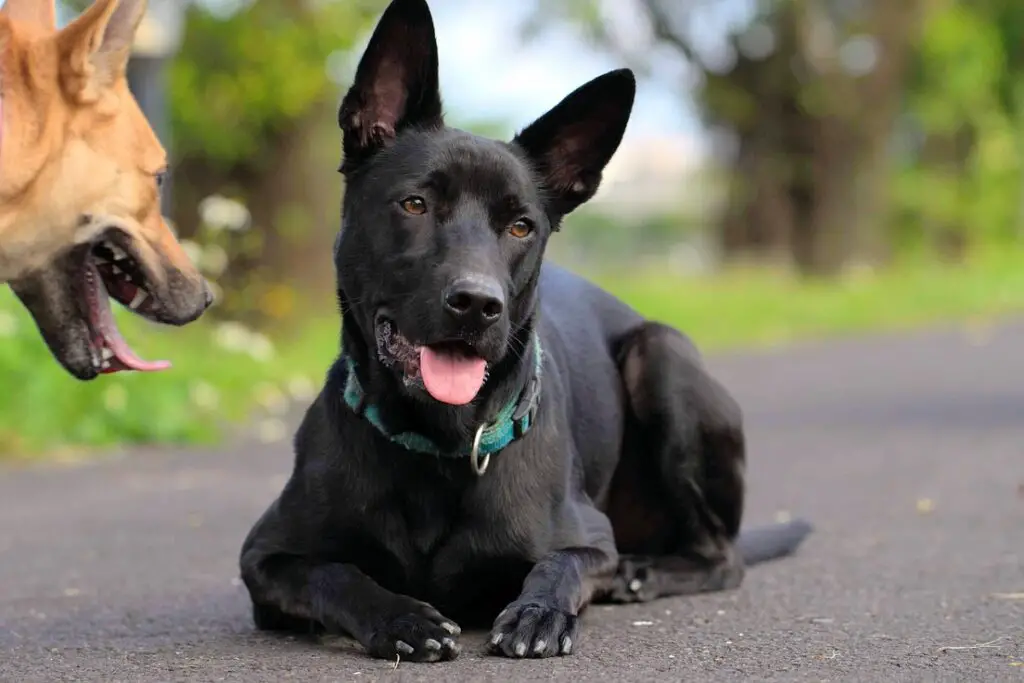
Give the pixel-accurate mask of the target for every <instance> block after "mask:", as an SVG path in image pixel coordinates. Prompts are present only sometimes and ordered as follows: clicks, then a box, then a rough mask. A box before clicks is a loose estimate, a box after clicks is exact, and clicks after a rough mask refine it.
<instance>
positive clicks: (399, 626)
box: [367, 603, 461, 662]
mask: <svg viewBox="0 0 1024 683" xmlns="http://www.w3.org/2000/svg"><path fill="white" fill-rule="evenodd" d="M401 607H407V608H409V610H408V611H407V612H405V613H402V611H401V610H399V609H396V610H395V612H397V614H395V616H391V617H386V618H384V619H382V620H381V623H380V625H379V626H378V628H377V630H376V632H375V633H374V634H373V635H372V636H371V638H370V642H369V644H368V646H367V650H368V651H369V653H370V654H371V655H373V656H375V657H380V658H382V659H392V660H393V659H395V658H396V657H398V658H399V659H405V660H409V661H413V662H439V661H445V660H452V659H455V658H456V657H458V656H459V653H460V651H461V649H460V647H459V644H458V642H457V641H456V639H455V637H454V636H455V635H457V634H458V633H460V632H461V630H460V629H459V627H458V626H457V625H455V624H454V623H453V622H452V621H450V620H448V619H445V618H444V617H442V616H441V615H440V614H439V613H438V612H437V610H435V609H433V608H432V607H430V606H429V605H419V604H417V603H413V604H409V605H401Z"/></svg>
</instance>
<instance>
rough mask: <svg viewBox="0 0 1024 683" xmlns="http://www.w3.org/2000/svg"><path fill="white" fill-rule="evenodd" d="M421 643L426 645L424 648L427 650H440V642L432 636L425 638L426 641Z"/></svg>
mask: <svg viewBox="0 0 1024 683" xmlns="http://www.w3.org/2000/svg"><path fill="white" fill-rule="evenodd" d="M423 645H424V646H426V648H427V649H428V650H440V649H441V643H439V642H437V641H436V640H434V639H433V638H427V642H425V643H423Z"/></svg>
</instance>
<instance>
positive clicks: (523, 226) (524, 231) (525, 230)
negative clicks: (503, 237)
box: [508, 218, 533, 239]
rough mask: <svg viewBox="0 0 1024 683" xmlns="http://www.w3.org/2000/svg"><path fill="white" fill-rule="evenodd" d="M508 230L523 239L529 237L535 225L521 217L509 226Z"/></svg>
mask: <svg viewBox="0 0 1024 683" xmlns="http://www.w3.org/2000/svg"><path fill="white" fill-rule="evenodd" d="M508 232H509V234H510V235H512V236H513V237H517V238H519V239H523V238H524V237H529V235H530V233H531V232H533V225H532V224H531V223H530V221H528V220H526V219H525V218H520V219H519V220H517V221H516V222H515V223H513V224H512V225H510V226H508Z"/></svg>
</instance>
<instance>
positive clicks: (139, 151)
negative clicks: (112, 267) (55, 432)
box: [0, 0, 208, 324]
mask: <svg viewBox="0 0 1024 683" xmlns="http://www.w3.org/2000/svg"><path fill="white" fill-rule="evenodd" d="M145 7H146V2H145V0H95V2H94V3H93V4H92V5H91V6H90V7H89V8H88V9H87V10H86V11H85V12H83V13H82V15H81V16H80V17H78V18H77V19H76V20H75V21H74V22H72V23H71V24H69V25H68V26H66V27H65V28H64V29H62V30H60V31H57V30H56V27H55V22H54V2H53V0H7V3H6V5H5V6H4V8H3V11H0V93H2V94H0V97H2V98H3V120H2V124H0V125H2V132H0V135H2V137H0V283H3V282H8V283H11V285H12V287H14V288H15V291H18V287H17V286H16V285H15V283H16V282H18V281H19V280H21V279H24V278H30V277H38V276H39V274H41V273H45V271H46V269H47V268H49V267H50V266H51V264H53V263H55V262H56V260H57V259H59V258H60V257H61V255H62V254H65V253H67V251H68V250H69V249H70V248H73V247H75V245H80V244H85V243H89V242H91V241H92V240H94V239H97V237H98V236H99V235H100V234H101V233H102V232H103V231H104V230H106V229H108V228H110V227H117V228H120V229H121V230H123V231H124V232H125V233H127V234H128V235H129V236H130V237H131V240H132V243H133V245H134V247H135V249H134V251H135V256H136V257H137V259H138V260H139V261H140V263H141V264H142V265H144V266H145V267H146V270H147V272H148V274H149V275H150V277H151V278H152V280H153V283H152V284H153V287H152V289H153V290H154V291H155V293H157V294H159V293H160V292H159V290H160V288H161V286H162V285H166V283H167V282H168V281H169V280H173V283H174V292H173V293H170V294H168V298H169V299H171V300H173V301H168V302H165V304H166V305H167V307H168V308H170V307H171V304H173V305H175V306H177V307H178V310H177V311H170V313H172V315H170V316H169V317H172V318H174V317H176V318H180V319H185V318H187V317H188V316H187V315H186V311H185V309H186V308H189V307H200V302H201V300H202V299H203V298H205V297H207V295H208V290H207V288H206V287H207V286H206V283H205V281H204V280H203V278H202V277H201V275H200V274H199V273H198V271H197V270H196V269H195V267H194V266H193V264H192V263H191V262H190V260H189V258H188V257H187V255H186V254H185V252H184V250H183V249H182V248H181V245H180V244H179V243H178V241H177V240H176V238H175V236H174V234H173V233H172V231H171V229H170V228H169V227H168V225H167V223H166V222H165V220H164V218H163V216H162V214H161V211H160V199H159V189H158V176H159V175H160V174H161V173H162V172H163V171H164V170H165V168H166V165H167V155H166V153H165V151H164V149H163V147H162V146H161V144H160V141H159V140H158V138H157V136H156V134H155V133H154V131H153V130H152V128H151V127H150V125H149V123H148V122H147V120H146V118H145V117H144V115H143V113H142V111H141V110H140V108H139V106H138V103H137V102H136V101H135V99H134V97H133V96H132V94H131V92H130V91H129V89H128V84H127V80H126V76H125V70H126V67H127V62H128V58H129V55H130V49H131V44H132V40H133V37H134V34H135V31H136V29H137V28H138V24H139V22H140V20H141V18H142V15H143V14H144V12H145ZM202 308H205V305H203V306H202ZM174 313H177V315H173V314H174ZM193 317H194V316H193ZM36 320H37V323H40V324H42V321H40V320H39V316H36Z"/></svg>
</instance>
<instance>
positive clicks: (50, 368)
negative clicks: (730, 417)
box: [0, 251, 1024, 457]
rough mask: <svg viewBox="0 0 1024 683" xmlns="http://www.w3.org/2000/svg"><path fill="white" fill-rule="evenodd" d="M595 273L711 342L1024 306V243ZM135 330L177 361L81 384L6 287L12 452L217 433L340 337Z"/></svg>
mask: <svg viewBox="0 0 1024 683" xmlns="http://www.w3.org/2000/svg"><path fill="white" fill-rule="evenodd" d="M590 275H591V276H592V277H593V278H594V279H595V280H596V281H597V282H599V283H600V284H602V285H603V286H605V287H607V288H608V289H609V290H611V291H612V292H614V293H615V294H617V295H619V296H621V297H622V298H624V299H625V300H626V301H628V302H629V303H630V304H632V305H633V306H635V307H636V308H637V309H639V310H640V311H641V312H642V313H644V314H646V315H648V316H650V317H652V318H655V319H658V320H661V321H663V322H667V323H670V324H672V325H676V326H678V327H680V328H682V329H684V330H686V331H687V332H688V333H689V334H691V335H692V336H693V337H694V339H695V340H696V341H697V343H698V344H699V345H700V346H701V347H702V348H703V349H704V350H716V349H727V348H742V347H754V346H763V345H773V344H783V343H787V342H791V341H795V340H802V339H813V338H823V337H830V336H836V335H844V334H850V333H859V332H866V331H875V330H894V329H903V328H910V327H915V326H919V325H922V324H927V323H933V322H938V321H948V320H960V319H970V318H974V317H983V318H988V317H994V316H999V315H1003V314H1012V313H1020V312H1024V251H1004V252H987V253H984V254H979V255H978V256H976V257H975V258H974V259H973V260H972V261H971V262H969V263H967V264H966V265H964V266H961V267H957V268H948V267H946V268H944V267H940V266H938V265H935V264H927V263H917V264H904V265H902V266H900V267H899V268H894V269H892V270H889V271H883V272H879V273H875V274H868V273H864V274H860V275H857V276H855V277H848V278H845V279H843V280H842V281H839V282H831V283H826V282H822V283H808V282H801V281H799V280H797V279H794V278H792V277H789V276H786V275H783V274H780V273H777V272H771V271H765V270H756V269H751V270H742V271H732V272H728V273H723V274H720V275H716V276H714V277H701V278H686V277H682V276H665V275H664V271H662V270H660V269H651V270H648V271H646V272H644V273H638V272H636V271H630V272H623V271H609V270H605V271H600V272H592V273H590ZM118 320H119V323H120V324H121V327H122V331H123V332H124V335H125V337H126V338H127V339H128V340H129V341H130V342H131V343H132V345H133V346H134V347H135V348H136V349H137V350H138V351H139V352H140V353H141V354H142V355H143V356H144V357H147V358H168V359H170V360H171V361H173V363H174V368H173V369H171V370H170V371H167V372H164V373H158V374H152V375H137V374H127V373H126V374H119V375H114V376H108V377H102V378H100V379H98V380H96V381H93V382H89V383H82V382H77V381H76V380H73V379H72V378H71V377H70V376H68V375H67V374H66V373H65V372H64V371H63V370H62V369H61V368H60V367H58V366H57V365H56V363H55V362H54V361H53V360H52V358H51V356H50V354H49V352H48V351H47V350H46V348H45V346H44V345H43V343H42V341H41V340H40V338H39V336H38V333H37V332H36V330H35V327H34V325H33V323H32V321H31V319H30V318H29V316H28V314H27V313H26V312H25V311H24V310H23V309H22V308H21V307H20V305H18V303H17V301H16V300H15V299H14V297H13V296H12V295H10V293H9V292H7V291H6V290H3V291H0V383H2V386H3V389H4V390H3V391H2V392H0V457H2V456H25V455H37V454H40V453H46V454H50V455H52V454H61V453H67V452H68V450H69V449H72V450H75V449H81V448H103V447H109V446H112V445H115V444H132V443H188V444H196V443H213V442H215V441H216V440H217V439H218V438H219V437H220V436H221V435H222V434H223V428H224V426H225V424H226V423H228V422H230V421H239V420H241V419H243V418H245V417H247V416H249V415H252V414H253V411H254V410H260V411H267V412H269V413H271V414H273V413H276V412H280V411H282V410H283V409H284V408H285V407H286V406H287V398H288V397H289V396H291V397H293V398H298V399H300V400H305V399H307V398H308V397H310V396H311V395H312V392H315V391H316V390H317V389H318V387H319V385H320V383H321V381H322V378H323V373H324V371H325V370H326V368H327V366H328V365H329V363H330V362H331V360H332V359H333V357H334V354H335V352H336V350H337V339H338V337H337V335H338V322H337V318H336V315H335V313H334V310H333V309H332V308H331V307H330V305H329V304H327V305H325V306H324V308H323V315H322V316H321V317H319V318H316V319H313V320H311V321H309V322H308V323H307V324H306V325H305V326H304V327H302V328H301V329H296V330H291V331H289V332H288V333H287V334H284V335H279V336H278V337H277V338H275V339H274V340H273V342H272V344H270V346H272V349H273V352H272V353H269V354H268V343H269V342H268V340H265V339H261V338H259V337H258V336H257V337H253V336H252V335H251V333H247V332H246V331H244V330H239V329H237V328H232V326H228V327H223V326H217V325H215V324H214V323H213V322H212V321H207V320H206V319H204V320H203V321H201V322H199V323H196V324H194V325H191V326H188V327H186V328H180V329H174V328H166V327H159V326H156V325H152V324H149V323H146V322H144V321H140V320H138V319H136V318H133V317H131V316H129V315H127V314H126V313H124V312H123V311H119V312H118Z"/></svg>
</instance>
